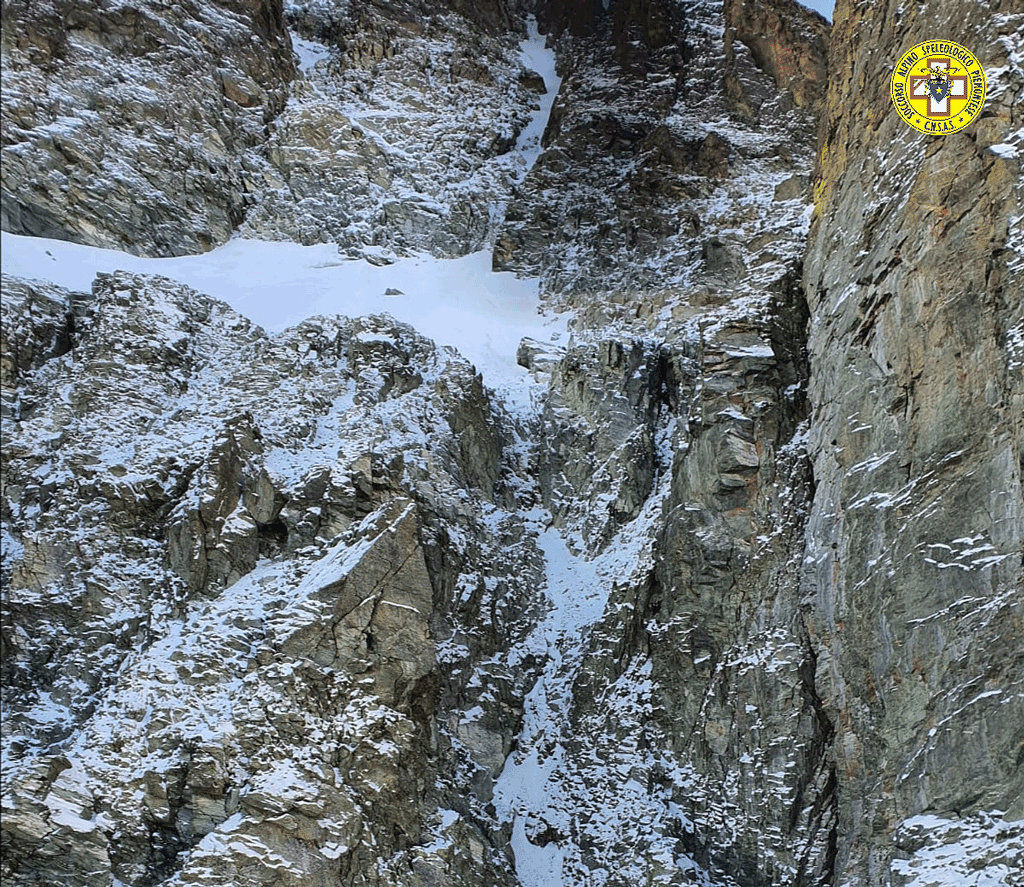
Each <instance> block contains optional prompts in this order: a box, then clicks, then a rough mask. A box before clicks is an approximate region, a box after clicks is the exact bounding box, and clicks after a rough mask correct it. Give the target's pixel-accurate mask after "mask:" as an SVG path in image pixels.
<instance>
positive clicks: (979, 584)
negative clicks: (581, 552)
mask: <svg viewBox="0 0 1024 887" xmlns="http://www.w3.org/2000/svg"><path fill="white" fill-rule="evenodd" d="M1022 27H1024V19H1022V17H1021V15H1020V10H1019V7H1015V6H1014V5H1013V4H1005V5H1003V6H1002V7H1001V8H1000V7H999V6H998V5H996V6H994V7H992V9H991V14H989V10H986V14H984V15H979V14H978V10H977V8H976V7H974V6H971V5H970V4H948V5H943V6H942V7H941V9H938V8H932V7H931V5H929V6H927V7H924V6H921V7H914V8H913V9H910V8H906V9H905V8H902V7H900V8H897V6H896V5H895V4H879V5H877V6H873V7H872V8H871V9H870V10H868V9H860V8H855V7H845V8H844V7H842V6H840V8H839V10H838V11H837V15H836V26H835V29H834V31H833V41H832V57H831V65H832V70H834V71H842V72H846V74H847V76H844V77H841V78H840V77H837V78H836V82H835V83H834V84H833V85H832V88H831V90H830V93H829V100H828V108H827V111H826V118H825V131H826V138H825V143H824V145H823V148H822V155H821V163H820V170H819V175H818V179H817V181H816V184H815V219H814V221H813V223H812V229H811V236H810V240H809V248H808V254H807V261H806V267H805V276H804V281H805V289H806V292H807V296H808V301H809V303H810V306H811V312H812V318H813V320H812V323H811V327H810V336H809V349H810V352H811V354H812V359H811V377H810V383H809V389H808V391H809V399H810V401H811V403H812V409H813V422H812V424H811V437H810V453H811V457H812V459H813V464H814V479H815V483H816V490H815V498H814V503H813V507H812V509H811V514H810V518H809V522H808V531H807V550H806V557H805V563H804V575H803V579H802V582H801V586H802V589H803V592H802V593H803V595H804V598H805V600H806V601H807V604H808V605H809V606H810V613H811V614H812V621H810V622H809V623H808V630H809V632H810V636H811V642H812V644H813V645H814V646H815V648H817V649H820V650H821V651H822V653H820V654H819V655H818V658H817V662H816V668H815V672H816V683H817V686H818V688H819V692H820V695H821V697H822V699H823V702H824V712H825V714H826V715H827V717H828V719H829V721H830V722H831V723H832V724H833V725H834V728H835V731H836V735H835V739H834V742H833V748H834V756H835V762H836V767H837V779H838V783H837V785H838V789H837V790H838V793H839V795H840V796H843V795H846V796H849V797H857V798H860V799H861V801H860V805H859V806H858V807H857V808H854V807H852V806H843V805H840V808H839V815H840V829H839V836H840V840H839V847H838V851H839V855H838V861H839V871H840V872H842V873H843V876H842V877H843V881H844V882H845V883H871V884H875V883H884V882H885V880H886V878H887V872H886V867H887V865H888V860H889V852H888V848H889V847H890V846H891V843H892V842H895V843H896V844H897V846H899V847H901V848H903V849H906V848H908V847H910V848H913V847H914V846H915V845H916V844H917V843H918V842H919V841H921V840H922V837H920V836H918V837H914V838H908V837H907V836H906V831H905V823H906V821H907V820H908V819H909V818H910V817H912V816H914V815H915V814H918V813H921V812H923V811H929V812H934V813H936V814H938V815H940V816H942V817H944V818H949V819H953V820H960V819H961V818H964V819H966V820H967V821H968V822H973V823H977V822H978V821H979V820H978V817H979V816H981V817H983V816H984V815H985V814H986V813H988V812H990V811H993V810H999V811H1008V812H1007V817H1008V818H1010V819H1014V820H1019V819H1020V817H1021V815H1022V814H1024V809H1022V807H1021V802H1022V792H1024V782H1022V779H1024V771H1022V770H1021V768H1020V753H1021V748H1022V747H1024V746H1022V741H1024V732H1022V729H1021V724H1022V723H1024V710H1022V706H1024V696H1022V694H1021V674H1022V669H1024V663H1022V655H1024V644H1022V640H1021V627H1020V626H1021V619H1022V607H1024V595H1022V589H1024V572H1022V550H1021V539H1022V536H1024V534H1022V529H1021V527H1022V520H1024V510H1022V506H1024V493H1022V490H1021V473H1022V466H1024V424H1022V420H1024V374H1022V365H1021V348H1020V331H1021V329H1022V322H1024V279H1022V276H1021V273H1020V270H1021V266H1020V250H1021V242H1022V241H1021V229H1020V217H1021V197H1022V193H1024V192H1022V190H1021V170H1020V155H1019V153H1017V151H1016V150H1015V149H1012V150H1009V149H1007V148H1005V147H1000V146H1001V145H1005V144H1006V143H1013V144H1017V143H1019V141H1020V138H1021V111H1020V104H1019V102H1020V98H1021V93H1022V90H1024V79H1022V71H1021V67H1020V56H1019V51H1020V46H1021V36H1022V31H1021V28H1022ZM935 33H942V34H948V35H949V36H950V39H954V40H957V41H958V42H961V43H963V44H965V45H968V46H971V47H977V50H976V51H977V53H978V55H979V59H980V61H981V62H982V64H983V65H984V67H985V70H986V73H987V76H988V78H989V84H990V85H989V90H990V91H989V97H988V101H987V103H986V106H985V111H984V116H983V117H982V119H980V120H979V121H977V123H976V125H975V126H973V127H971V128H969V129H967V130H964V131H962V132H960V133H957V134H955V135H953V136H950V137H948V138H925V139H921V138H919V137H916V136H915V135H914V134H913V133H912V131H910V130H909V129H908V128H906V127H904V126H902V125H901V124H899V121H896V120H895V119H893V118H892V117H891V115H888V114H887V113H886V108H885V107H884V106H880V105H861V104H859V103H858V102H856V101H855V100H854V96H855V95H856V94H857V93H858V92H859V91H860V89H861V84H863V83H872V82H876V81H878V80H879V79H881V78H883V77H884V75H885V71H886V66H887V65H888V59H889V58H890V57H892V56H894V55H897V54H898V52H899V47H901V46H904V45H907V46H909V45H912V44H913V43H915V42H917V41H919V40H926V39H929V38H928V37H927V36H926V35H927V34H935ZM815 356H817V357H815ZM960 827H963V826H960ZM1017 872H1018V873H1019V872H1020V868H1019V867H1017Z"/></svg>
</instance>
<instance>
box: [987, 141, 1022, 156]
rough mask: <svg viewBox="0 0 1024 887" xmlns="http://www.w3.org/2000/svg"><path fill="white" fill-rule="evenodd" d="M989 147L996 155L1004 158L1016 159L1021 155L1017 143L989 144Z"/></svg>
mask: <svg viewBox="0 0 1024 887" xmlns="http://www.w3.org/2000/svg"><path fill="white" fill-rule="evenodd" d="M988 149H989V151H991V152H992V153H993V154H995V155H996V156H998V157H1002V158H1003V160H1015V159H1016V158H1017V157H1018V156H1019V152H1018V151H1017V146H1016V145H1008V144H1006V143H1003V144H999V145H989V146H988Z"/></svg>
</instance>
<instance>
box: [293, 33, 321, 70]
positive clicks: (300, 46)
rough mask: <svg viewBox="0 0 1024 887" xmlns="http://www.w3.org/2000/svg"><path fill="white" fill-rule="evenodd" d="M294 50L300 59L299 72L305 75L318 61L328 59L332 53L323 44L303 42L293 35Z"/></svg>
mask: <svg viewBox="0 0 1024 887" xmlns="http://www.w3.org/2000/svg"><path fill="white" fill-rule="evenodd" d="M292 48H293V49H294V50H295V54H296V55H298V57H299V70H300V71H302V72H303V73H304V74H305V73H307V72H308V71H310V70H312V68H313V67H314V66H315V65H316V63H317V62H318V61H320V60H321V59H325V58H327V57H328V55H329V53H330V49H329V48H328V47H327V46H325V45H324V44H323V43H316V42H315V41H313V40H303V39H302V38H301V37H296V36H295V35H294V34H293V35H292Z"/></svg>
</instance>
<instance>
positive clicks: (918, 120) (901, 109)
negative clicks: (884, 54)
mask: <svg viewBox="0 0 1024 887" xmlns="http://www.w3.org/2000/svg"><path fill="white" fill-rule="evenodd" d="M986 88H987V87H986V83H985V69H984V68H982V66H981V63H980V62H979V61H978V60H977V59H976V58H975V57H974V55H973V54H972V53H971V52H970V51H969V50H967V49H965V48H964V47H963V46H961V45H960V44H959V43H952V42H950V41H948V40H928V41H926V42H925V43H918V44H917V46H915V47H914V48H913V49H911V50H909V51H907V52H906V53H904V55H903V58H901V59H900V60H899V63H898V64H897V65H896V67H895V68H894V69H893V72H892V80H891V83H890V91H891V93H892V103H893V107H895V108H896V111H897V112H898V113H899V115H900V117H902V118H903V120H904V121H905V122H906V123H908V124H910V126H912V127H914V129H916V130H919V131H920V132H923V133H927V134H928V135H942V134H944V133H949V132H956V131H957V130H961V129H963V128H964V127H965V126H968V125H969V124H971V123H973V122H974V120H975V119H977V117H978V115H979V114H980V113H981V109H982V108H983V107H984V105H985V91H986Z"/></svg>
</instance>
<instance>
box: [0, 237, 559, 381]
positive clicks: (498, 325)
mask: <svg viewBox="0 0 1024 887" xmlns="http://www.w3.org/2000/svg"><path fill="white" fill-rule="evenodd" d="M0 246H2V249H3V271H4V273H5V274H9V275H11V276H13V277H22V278H30V279H38V280H46V281H50V282H52V283H55V284H57V285H59V286H63V287H65V288H67V289H70V290H74V291H79V292H88V291H89V290H90V288H91V285H92V281H93V279H94V278H95V276H96V274H97V272H112V271H115V270H119V269H120V270H126V271H133V272H137V273H143V274H160V275H163V276H164V277H169V278H171V279H173V280H178V281H180V282H182V283H184V284H187V285H188V286H190V287H192V288H193V289H196V290H198V291H200V292H203V293H206V294H208V295H210V296H213V297H214V298H216V299H220V300H222V301H224V302H227V303H228V304H229V305H231V307H232V308H234V309H235V310H236V311H238V312H239V313H241V314H243V315H245V316H246V317H248V318H249V319H250V320H253V321H255V322H256V323H258V324H259V325H260V326H262V327H263V328H264V329H266V330H267V331H268V332H272V333H275V332H280V331H282V330H284V329H286V328H288V327H291V326H295V325H296V324H298V323H300V322H301V321H303V320H305V319H306V318H308V317H312V316H315V315H320V314H343V315H346V316H349V317H358V316H362V315H366V314H389V315H391V316H392V317H393V318H395V319H396V320H400V321H403V322H405V323H408V324H411V325H412V326H413V327H415V328H416V330H418V331H419V332H421V333H423V334H424V335H426V336H428V337H430V338H432V339H434V341H435V342H437V343H438V344H439V345H450V346H452V347H454V348H456V349H457V350H458V351H459V353H461V354H462V355H463V356H464V357H465V358H467V359H468V360H469V361H470V362H471V363H473V364H474V366H476V368H477V370H478V371H480V372H481V373H483V376H484V381H485V382H486V383H487V384H488V385H490V386H491V387H493V388H495V390H496V391H498V393H499V395H500V394H502V393H504V394H505V395H506V396H507V397H509V398H512V397H513V396H514V394H515V391H516V390H517V389H520V388H522V387H523V386H524V385H525V383H526V382H527V380H528V379H529V374H528V372H527V371H526V370H525V369H522V368H521V367H519V366H518V365H517V364H516V348H517V347H518V345H519V341H520V340H521V339H523V338H526V337H529V338H534V339H538V340H541V341H553V340H555V339H557V338H559V337H560V336H561V335H562V334H563V333H564V332H565V320H564V319H562V318H558V317H555V316H554V315H542V314H540V313H539V305H540V301H539V295H538V285H537V281H536V280H529V279H519V278H516V277H515V276H514V275H513V274H510V273H507V272H505V273H495V272H492V271H491V256H490V253H488V252H486V251H481V252H477V253H473V254H471V255H468V256H463V257H462V258H460V259H437V258H433V257H431V256H425V255H421V256H415V257H412V258H409V259H403V260H398V261H395V262H394V263H393V264H390V265H384V266H377V265H373V264H370V263H369V262H364V261H352V260H346V259H342V258H341V257H339V256H338V253H337V249H336V248H335V247H334V246H333V245H330V244H320V245H317V246H300V245H299V244H295V243H283V242H267V241H260V240H243V239H240V238H236V239H234V240H231V241H229V242H228V243H226V244H224V245H223V246H221V247H219V248H218V249H214V250H211V251H210V252H208V253H204V254H203V255H198V256H181V257H177V258H164V259H150V258H141V257H138V256H132V255H129V254H127V253H123V252H120V251H118V250H110V249H98V248H96V247H90V246H82V245H80V244H74V243H66V242H64V241H60V240H49V239H46V238H37V237H23V236H19V235H15V234H8V233H7V232H3V234H2V241H0ZM389 289H390V290H401V292H402V293H403V295H401V296H395V295H393V294H392V295H387V294H386V293H387V291H388V290H389Z"/></svg>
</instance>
